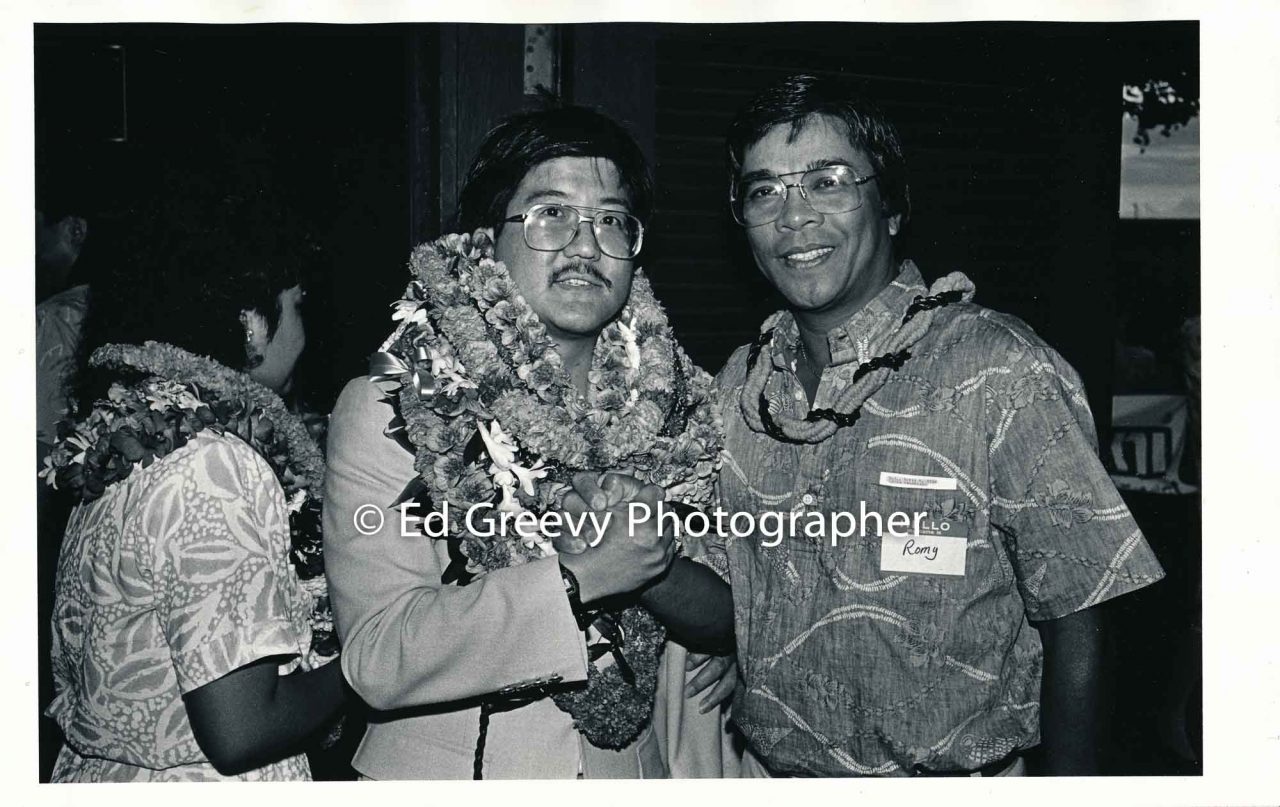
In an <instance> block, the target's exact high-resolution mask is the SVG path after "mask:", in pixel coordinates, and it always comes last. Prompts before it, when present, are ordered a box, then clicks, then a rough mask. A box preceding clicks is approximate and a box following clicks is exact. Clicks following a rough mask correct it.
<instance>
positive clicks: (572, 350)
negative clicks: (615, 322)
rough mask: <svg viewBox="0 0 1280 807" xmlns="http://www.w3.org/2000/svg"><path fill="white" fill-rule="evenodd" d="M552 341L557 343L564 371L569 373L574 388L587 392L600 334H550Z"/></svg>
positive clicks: (581, 392) (580, 392) (580, 391)
mask: <svg viewBox="0 0 1280 807" xmlns="http://www.w3.org/2000/svg"><path fill="white" fill-rule="evenodd" d="M548 335H549V336H551V341H553V342H555V343H556V350H558V351H559V352H560V362H561V364H562V365H563V367H564V371H565V372H566V373H568V374H569V380H570V381H572V382H573V386H574V389H576V390H577V391H578V392H579V394H581V395H586V394H587V386H588V381H587V375H588V373H590V372H591V357H592V356H593V355H594V354H595V349H596V337H598V336H599V334H590V335H579V334H566V333H557V334H550V333H549V334H548Z"/></svg>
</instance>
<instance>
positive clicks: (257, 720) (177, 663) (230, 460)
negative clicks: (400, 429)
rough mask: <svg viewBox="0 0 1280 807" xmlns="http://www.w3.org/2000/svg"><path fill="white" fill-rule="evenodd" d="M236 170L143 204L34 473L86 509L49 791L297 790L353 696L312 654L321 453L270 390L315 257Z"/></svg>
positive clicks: (325, 635)
mask: <svg viewBox="0 0 1280 807" xmlns="http://www.w3.org/2000/svg"><path fill="white" fill-rule="evenodd" d="M228 168H229V166H221V167H220V169H221V170H220V171H210V172H209V173H208V174H207V175H206V176H201V177H197V176H194V175H193V174H192V173H191V172H190V171H184V172H182V173H177V172H175V173H173V174H171V175H170V180H169V181H168V185H167V187H166V188H164V189H163V190H162V192H161V193H159V194H156V195H155V197H154V198H155V200H156V201H155V203H154V204H153V205H152V208H153V209H150V210H144V211H138V212H137V214H136V215H137V222H139V223H145V226H146V229H147V232H145V233H139V235H140V237H139V238H138V239H137V243H136V245H135V251H134V253H133V255H134V257H135V258H136V260H134V261H133V262H132V263H131V265H129V266H127V267H116V273H115V274H116V276H115V277H112V278H108V279H107V282H103V283H101V284H100V289H99V291H98V292H97V293H96V294H95V299H94V307H93V310H92V311H91V312H90V320H89V326H88V327H89V330H88V333H87V334H86V343H87V346H88V348H89V351H90V353H91V358H90V359H89V369H88V370H87V371H86V379H85V383H84V384H83V385H82V389H83V392H82V397H81V405H80V407H79V412H78V415H79V420H76V421H74V422H71V423H68V424H64V425H63V426H62V428H61V435H60V436H61V439H60V440H59V442H58V444H57V446H56V447H55V449H54V451H53V453H52V454H51V455H50V457H49V459H48V461H47V462H46V467H45V469H44V471H42V476H43V477H44V478H45V480H46V481H47V482H48V483H49V484H54V485H56V486H58V487H60V488H67V489H70V491H71V493H72V496H73V497H74V498H75V499H76V500H77V501H78V502H79V505H78V506H77V507H76V509H75V511H74V512H73V514H72V516H71V519H70V521H69V523H68V525H67V528H66V532H65V534H64V537H63V542H62V549H61V553H60V556H59V561H58V575H57V583H56V601H55V606H54V618H53V671H54V678H55V682H56V690H57V696H56V698H55V699H54V701H53V703H52V704H51V705H50V707H49V708H48V711H47V713H48V714H49V715H50V716H51V717H53V718H54V719H55V720H56V721H57V722H58V724H59V725H60V726H61V728H62V731H63V733H64V735H65V739H66V741H65V744H64V746H63V748H62V750H61V752H60V754H59V757H58V760H57V764H56V766H55V769H54V772H53V777H52V778H53V780H54V781H158V780H168V781H172V780H218V779H248V780H278V779H309V778H310V769H309V767H308V764H307V758H306V756H305V755H304V754H302V753H301V751H302V747H303V744H304V742H305V741H307V740H308V739H310V738H312V737H314V736H315V735H316V734H317V733H319V732H322V731H323V730H324V729H325V728H326V727H328V726H329V725H330V724H331V723H332V721H333V720H334V718H335V716H336V715H337V713H338V711H339V709H340V707H341V705H342V703H343V701H344V698H345V686H344V684H343V682H342V678H341V673H340V672H339V669H338V665H337V664H325V663H324V662H326V661H329V660H332V658H333V657H334V655H335V654H336V648H335V647H334V646H333V641H332V636H331V624H330V622H329V617H328V613H327V607H328V606H327V594H326V591H325V588H324V576H323V574H322V573H321V567H320V564H319V556H318V552H319V546H320V543H319V518H318V510H319V496H320V491H321V487H320V482H321V480H322V478H323V471H324V466H323V459H322V455H321V453H320V450H319V448H318V447H317V446H316V444H315V442H314V440H313V439H312V438H311V436H310V435H309V434H308V432H307V430H306V428H305V427H304V426H303V424H302V422H301V421H300V420H299V419H298V418H297V416H295V415H294V414H292V413H291V412H290V411H289V410H288V409H287V408H286V407H285V405H284V404H283V402H282V401H281V399H280V397H279V395H278V393H281V392H285V391H287V390H288V389H289V387H290V384H291V378H292V374H293V370H294V367H295V365H296V363H297V360H298V357H299V355H300V354H301V352H302V349H303V346H304V343H305V336H304V332H303V325H302V316H301V302H302V297H303V295H302V292H301V290H300V288H299V286H298V280H297V278H298V270H299V268H300V264H301V257H300V256H301V255H302V254H303V253H304V252H305V248H306V245H305V243H304V242H303V239H301V238H298V237H297V236H296V234H295V233H294V232H293V230H292V228H290V227H289V226H288V223H287V219H288V217H287V216H286V215H285V213H284V211H283V210H281V209H280V207H279V206H278V205H276V204H275V203H274V201H273V200H272V199H271V198H270V197H269V195H268V194H266V193H264V192H263V191H260V190H258V188H262V187H268V186H269V185H268V184H267V183H263V182H262V181H261V177H258V176H255V175H254V174H253V171H252V168H253V166H252V164H251V163H243V162H240V163H237V165H236V166H235V167H234V168H233V169H232V170H230V171H229V170H228ZM237 170H238V171H239V172H240V173H239V174H236V173H235V172H236V171H237ZM243 188H249V190H243ZM95 348H96V349H95ZM209 357H212V358H209Z"/></svg>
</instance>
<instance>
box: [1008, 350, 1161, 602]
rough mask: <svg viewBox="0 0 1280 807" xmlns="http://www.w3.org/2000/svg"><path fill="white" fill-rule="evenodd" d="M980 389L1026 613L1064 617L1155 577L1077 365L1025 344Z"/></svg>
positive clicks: (1155, 564) (1156, 566) (1152, 557)
mask: <svg viewBox="0 0 1280 807" xmlns="http://www.w3.org/2000/svg"><path fill="white" fill-rule="evenodd" d="M1011 369H1012V370H1013V372H1011V373H1009V374H1008V375H1006V376H1003V377H1002V379H1001V383H1000V385H999V386H992V387H991V388H989V389H988V392H987V401H986V406H987V412H988V416H989V418H990V421H989V422H990V423H991V424H992V427H991V442H990V445H989V454H990V463H991V466H990V467H991V478H992V489H993V490H992V492H993V499H992V503H991V524H992V527H993V528H994V530H995V531H996V533H997V534H998V535H999V536H1000V537H1001V538H1002V539H1003V541H1004V544H1005V547H1006V549H1007V551H1008V554H1009V557H1010V560H1011V562H1012V565H1013V568H1014V573H1015V575H1016V577H1017V580H1018V587H1019V590H1020V591H1021V593H1022V596H1023V600H1024V602H1025V603H1026V611H1027V617H1028V618H1029V619H1032V620H1046V619H1055V618H1058V617H1063V616H1066V615H1068V614H1071V613H1074V612H1076V611H1080V610H1082V609H1084V608H1088V607H1090V606H1093V605H1096V604H1098V603H1100V602H1103V601H1104V600H1108V599H1110V598H1112V597H1116V596H1118V595H1120V594H1124V593H1126V592H1129V591H1133V590H1135V589H1138V588H1141V587H1143V586H1146V585H1150V584H1151V583H1154V582H1156V581H1157V580H1159V579H1160V578H1161V577H1163V576H1164V572H1163V570H1162V569H1161V568H1160V564H1159V563H1158V562H1157V561H1156V558H1155V555H1154V554H1153V553H1152V551H1151V548H1150V547H1149V546H1148V545H1147V542H1146V540H1145V539H1144V538H1143V536H1142V532H1141V530H1139V529H1138V525H1137V524H1136V523H1135V522H1134V520H1133V516H1132V515H1131V514H1130V513H1129V508H1128V507H1127V506H1126V505H1125V503H1124V501H1123V500H1122V499H1121V498H1120V494H1119V493H1117V492H1116V488H1115V486H1114V485H1113V484H1112V482H1111V479H1110V477H1108V476H1107V473H1106V470H1105V469H1104V468H1103V466H1102V463H1101V462H1100V461H1099V460H1098V456H1097V435H1096V433H1095V430H1094V427H1093V417H1092V415H1091V414H1090V412H1089V406H1088V403H1087V402H1086V399H1085V396H1084V388H1083V386H1082V385H1081V383H1080V378H1079V376H1078V375H1077V374H1076V372H1075V370H1073V369H1072V368H1071V366H1070V365H1068V364H1067V363H1066V361H1065V360H1064V359H1063V358H1062V357H1061V356H1059V355H1058V354H1057V353H1056V352H1054V351H1053V350H1051V349H1049V348H1047V347H1035V346H1029V347H1028V349H1027V350H1026V351H1025V352H1023V353H1022V355H1021V358H1020V359H1019V360H1018V361H1017V362H1015V363H1014V364H1013V365H1012V368H1011Z"/></svg>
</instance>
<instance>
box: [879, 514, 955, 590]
mask: <svg viewBox="0 0 1280 807" xmlns="http://www.w3.org/2000/svg"><path fill="white" fill-rule="evenodd" d="M920 533H921V534H919V535H891V534H889V533H885V534H883V535H881V536H880V571H882V572H898V573H905V574H940V575H948V576H950V577H964V566H965V563H964V562H965V555H966V554H967V553H968V551H969V538H968V536H967V535H965V534H964V529H963V527H961V526H960V525H958V524H956V523H954V522H949V521H946V520H943V519H934V520H932V521H929V522H928V523H923V524H921V525H920Z"/></svg>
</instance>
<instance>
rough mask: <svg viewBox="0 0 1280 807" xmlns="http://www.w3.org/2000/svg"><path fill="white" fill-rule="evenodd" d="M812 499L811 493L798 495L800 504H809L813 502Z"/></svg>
mask: <svg viewBox="0 0 1280 807" xmlns="http://www.w3.org/2000/svg"><path fill="white" fill-rule="evenodd" d="M813 501H814V499H813V494H812V493H806V494H804V495H803V496H801V497H800V503H801V504H805V505H810V504H813Z"/></svg>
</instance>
